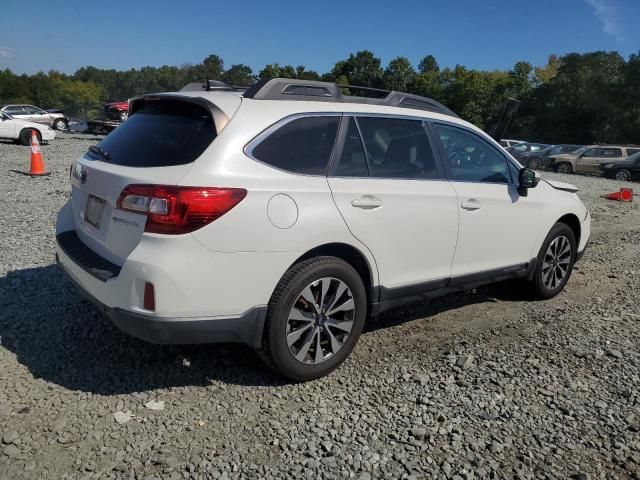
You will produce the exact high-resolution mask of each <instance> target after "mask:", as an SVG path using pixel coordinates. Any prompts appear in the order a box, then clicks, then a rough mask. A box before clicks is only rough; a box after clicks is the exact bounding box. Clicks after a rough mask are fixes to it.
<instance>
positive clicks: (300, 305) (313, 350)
mask: <svg viewBox="0 0 640 480" xmlns="http://www.w3.org/2000/svg"><path fill="white" fill-rule="evenodd" d="M307 299H308V300H309V301H307ZM366 313H367V294H366V291H365V288H364V284H363V282H362V279H361V278H360V275H358V272H356V271H355V269H354V268H353V267H352V266H351V265H349V264H348V263H347V262H345V261H344V260H341V259H339V258H336V257H317V258H312V259H310V260H306V261H304V262H301V263H298V264H297V265H294V266H293V267H291V269H289V271H287V273H285V274H284V276H283V277H282V279H281V280H280V282H279V283H278V286H277V287H276V289H275V291H274V292H273V295H272V296H271V300H270V301H269V307H268V310H267V318H266V322H265V326H264V334H263V339H262V347H261V349H260V350H259V351H258V354H259V355H260V356H261V357H262V359H263V360H264V361H265V363H267V365H269V366H270V367H271V368H272V369H274V370H275V371H276V372H278V373H279V374H281V375H283V376H285V377H287V378H289V379H291V380H295V381H307V380H313V379H316V378H319V377H323V376H325V375H327V374H329V373H330V372H332V371H333V370H334V369H336V368H337V367H338V366H340V364H342V362H344V360H345V359H346V358H347V357H348V356H349V354H350V353H351V351H352V350H353V347H354V346H355V344H356V342H357V341H358V337H359V336H360V333H361V332H362V327H363V326H364V321H365V317H366Z"/></svg>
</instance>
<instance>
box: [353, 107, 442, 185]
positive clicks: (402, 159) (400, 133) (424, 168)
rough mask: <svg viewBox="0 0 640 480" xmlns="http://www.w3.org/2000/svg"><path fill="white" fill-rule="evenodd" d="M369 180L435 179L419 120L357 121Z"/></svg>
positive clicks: (385, 119) (430, 154) (369, 118)
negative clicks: (377, 178)
mask: <svg viewBox="0 0 640 480" xmlns="http://www.w3.org/2000/svg"><path fill="white" fill-rule="evenodd" d="M357 122H358V126H359V127H360V132H361V134H362V140H363V142H364V147H365V151H366V155H367V162H368V166H369V170H370V172H371V176H372V177H380V178H404V179H432V178H438V177H439V174H438V170H437V167H436V160H435V155H434V153H433V149H432V148H431V143H430V142H429V136H428V135H427V132H426V130H425V128H424V124H423V122H422V121H420V120H405V119H399V118H382V117H358V119H357Z"/></svg>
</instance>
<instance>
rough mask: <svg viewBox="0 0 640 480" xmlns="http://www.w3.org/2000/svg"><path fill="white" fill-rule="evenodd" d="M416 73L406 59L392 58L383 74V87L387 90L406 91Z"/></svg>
mask: <svg viewBox="0 0 640 480" xmlns="http://www.w3.org/2000/svg"><path fill="white" fill-rule="evenodd" d="M415 76H416V71H415V70H414V69H413V66H412V65H411V62H410V61H409V59H408V58H406V57H398V58H394V59H393V60H391V61H390V62H389V66H387V68H386V69H385V71H384V74H383V85H384V88H386V89H388V90H399V91H403V92H404V91H406V90H407V87H408V85H409V84H411V82H413V80H414V77H415Z"/></svg>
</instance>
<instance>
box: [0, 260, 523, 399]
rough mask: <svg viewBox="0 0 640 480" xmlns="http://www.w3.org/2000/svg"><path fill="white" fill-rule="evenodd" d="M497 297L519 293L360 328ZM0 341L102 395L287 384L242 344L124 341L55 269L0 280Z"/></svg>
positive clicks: (494, 291) (505, 287)
mask: <svg viewBox="0 0 640 480" xmlns="http://www.w3.org/2000/svg"><path fill="white" fill-rule="evenodd" d="M497 300H506V301H509V300H522V292H521V291H520V290H518V289H517V287H516V286H514V282H511V283H509V282H505V283H503V284H498V285H495V286H491V287H486V288H481V289H478V290H476V291H474V293H458V294H453V295H449V296H447V297H443V298H441V299H437V300H434V301H431V302H428V303H427V302H418V303H415V304H412V305H409V306H407V307H403V308H398V309H394V310H391V311H388V312H385V313H384V314H383V315H382V316H380V317H379V319H377V320H376V321H375V322H369V323H368V324H367V326H366V328H365V331H372V330H377V329H380V328H387V327H390V326H393V325H398V324H400V323H403V322H407V321H411V320H414V319H418V318H425V317H430V316H433V315H436V314H438V313H440V312H442V311H445V310H449V309H453V308H459V307H462V306H465V305H470V304H476V303H485V302H495V301H497ZM0 342H1V344H0V348H5V349H7V350H9V351H11V352H13V353H15V355H16V357H17V360H18V362H19V363H21V364H22V365H24V366H25V367H27V368H28V369H29V371H30V372H31V374H32V375H33V376H34V377H36V378H42V379H44V380H46V381H48V382H52V383H55V384H57V385H61V386H63V387H65V388H68V389H70V390H79V391H83V392H91V393H96V394H102V395H111V394H123V393H134V392H146V391H150V390H154V389H158V388H170V387H177V386H205V385H208V384H210V383H211V381H214V380H218V381H221V382H224V383H228V384H236V385H245V386H250V385H253V386H277V385H284V384H286V381H285V380H283V379H282V378H281V377H279V376H277V375H275V374H273V373H272V372H271V371H270V370H268V369H267V368H266V367H264V366H263V364H262V363H261V362H260V360H259V359H258V358H257V357H256V355H255V354H254V353H253V352H252V351H251V350H250V349H249V348H247V347H244V346H242V345H233V344H225V345H193V346H162V345H153V344H149V343H146V342H143V341H141V340H137V339H135V338H132V337H129V336H128V335H126V334H124V333H122V332H120V331H119V330H118V329H117V328H116V327H115V326H113V324H112V323H111V322H110V321H109V319H107V318H106V317H104V316H103V315H102V314H101V313H100V312H98V310H97V309H96V308H95V307H93V305H91V304H90V303H89V302H87V301H86V300H84V299H82V297H80V296H79V295H78V294H77V293H76V291H75V289H74V287H72V286H71V285H70V284H69V283H68V282H67V281H66V280H65V279H64V277H63V275H62V273H61V272H60V270H59V269H58V267H56V266H55V265H50V266H47V267H37V268H29V269H24V270H17V271H13V272H10V273H9V274H8V275H7V276H4V277H0Z"/></svg>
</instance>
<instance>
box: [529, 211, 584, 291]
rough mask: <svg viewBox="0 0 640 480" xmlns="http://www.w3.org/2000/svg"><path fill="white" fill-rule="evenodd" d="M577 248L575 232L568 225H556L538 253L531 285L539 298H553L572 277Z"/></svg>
mask: <svg viewBox="0 0 640 480" xmlns="http://www.w3.org/2000/svg"><path fill="white" fill-rule="evenodd" d="M576 254H577V246H576V237H575V235H574V233H573V230H571V228H570V227H569V226H568V225H567V224H566V223H556V224H555V225H554V226H553V228H552V229H551V231H550V232H549V234H548V235H547V238H545V240H544V242H543V243H542V247H541V248H540V252H539V253H538V259H537V262H536V269H535V271H534V274H533V279H532V280H531V283H532V285H533V289H534V293H535V295H536V296H537V297H538V298H541V299H548V298H553V297H555V296H556V295H558V293H560V292H561V291H562V289H563V288H564V286H565V285H566V284H567V282H568V281H569V277H571V272H572V271H573V264H574V263H575V260H576Z"/></svg>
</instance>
